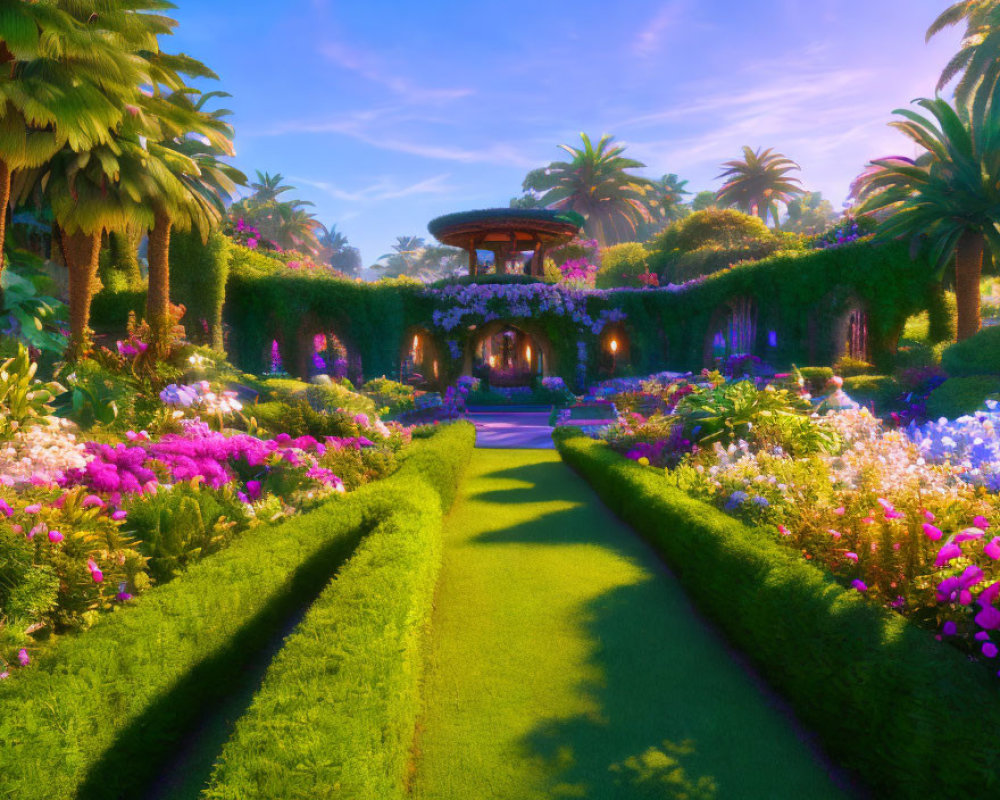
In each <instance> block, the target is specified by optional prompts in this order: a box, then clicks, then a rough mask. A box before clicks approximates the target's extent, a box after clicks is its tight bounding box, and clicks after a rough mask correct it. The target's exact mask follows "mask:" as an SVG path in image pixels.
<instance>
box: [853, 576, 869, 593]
mask: <svg viewBox="0 0 1000 800" xmlns="http://www.w3.org/2000/svg"><path fill="white" fill-rule="evenodd" d="M851 586H852V587H853V588H855V589H857V590H858V591H859V592H867V591H868V584H866V583H865V582H864V581H863V580H861V579H860V578H855V579H854V580H853V581H851Z"/></svg>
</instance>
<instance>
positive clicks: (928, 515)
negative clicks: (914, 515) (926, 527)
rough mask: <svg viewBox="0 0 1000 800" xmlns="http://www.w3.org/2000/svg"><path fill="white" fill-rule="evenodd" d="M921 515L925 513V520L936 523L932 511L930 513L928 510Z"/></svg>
mask: <svg viewBox="0 0 1000 800" xmlns="http://www.w3.org/2000/svg"><path fill="white" fill-rule="evenodd" d="M921 513H923V515H924V519H925V520H927V521H928V522H933V521H934V515H933V514H932V513H931V512H930V511H928V510H927V509H926V508H925V509H924V510H923V512H921Z"/></svg>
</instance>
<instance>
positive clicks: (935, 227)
mask: <svg viewBox="0 0 1000 800" xmlns="http://www.w3.org/2000/svg"><path fill="white" fill-rule="evenodd" d="M917 103H918V105H920V106H921V107H922V108H924V109H925V110H926V111H927V112H929V113H930V115H931V119H928V118H927V117H924V116H922V115H920V114H918V113H916V112H914V111H911V110H909V109H898V110H896V111H895V112H894V113H896V114H898V115H899V116H901V117H903V119H902V120H898V121H896V122H893V123H891V124H892V125H893V126H894V127H895V128H897V129H898V130H900V131H902V132H903V133H905V134H906V135H907V136H909V137H910V138H911V139H913V141H914V142H916V143H917V144H918V145H920V146H921V147H923V148H924V150H925V151H926V152H924V153H923V154H922V155H921V156H920V157H919V158H917V159H909V158H903V157H901V156H895V157H889V158H882V159H877V160H876V161H874V162H872V166H871V168H870V169H869V170H868V171H866V172H865V173H864V174H862V176H861V177H860V178H859V179H858V181H857V183H856V192H857V194H858V196H859V197H860V198H861V200H862V203H861V205H860V207H859V211H860V212H861V213H874V212H883V213H885V212H891V213H889V216H888V217H886V218H885V219H884V221H883V222H882V223H881V225H880V226H879V231H878V234H877V236H878V237H879V238H881V239H894V238H898V237H901V236H907V237H910V238H911V239H912V240H913V243H914V245H915V246H917V245H920V246H924V247H926V248H927V249H928V252H929V254H930V260H931V263H932V264H933V266H934V268H935V270H936V271H937V273H938V275H940V274H942V273H943V272H944V270H945V269H946V267H947V266H948V264H949V263H950V261H951V258H952V256H954V257H955V294H956V299H957V304H958V338H959V339H967V338H968V337H970V336H972V335H974V334H975V333H976V332H977V331H978V330H979V328H980V316H979V310H980V309H979V302H980V299H979V279H980V274H981V271H982V262H983V249H984V246H985V245H986V244H987V243H988V244H989V246H990V249H991V250H992V252H994V253H1000V231H998V227H997V226H998V224H1000V101H998V102H992V101H991V102H989V103H987V104H986V105H985V107H984V108H983V114H982V116H979V117H976V116H972V117H971V118H970V120H969V121H968V122H963V120H962V118H961V116H960V115H959V114H958V112H957V111H956V110H955V109H954V108H952V107H951V106H950V105H948V103H947V102H945V101H944V100H942V99H940V98H938V99H935V100H926V99H925V100H919V101H917Z"/></svg>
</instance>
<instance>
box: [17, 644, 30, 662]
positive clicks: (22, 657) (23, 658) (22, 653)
mask: <svg viewBox="0 0 1000 800" xmlns="http://www.w3.org/2000/svg"><path fill="white" fill-rule="evenodd" d="M17 663H18V664H20V665H21V666H22V667H26V666H28V664H30V663H31V656H29V655H28V651H27V650H25V649H24V648H23V647H22V648H21V649H20V650H18V651H17Z"/></svg>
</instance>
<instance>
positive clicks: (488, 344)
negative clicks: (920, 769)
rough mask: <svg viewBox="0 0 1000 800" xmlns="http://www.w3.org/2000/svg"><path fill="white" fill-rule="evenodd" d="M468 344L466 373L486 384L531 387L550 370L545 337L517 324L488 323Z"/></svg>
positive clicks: (547, 345) (550, 350)
mask: <svg viewBox="0 0 1000 800" xmlns="http://www.w3.org/2000/svg"><path fill="white" fill-rule="evenodd" d="M471 345H472V347H471V352H470V353H469V357H468V359H467V374H471V375H474V376H475V377H477V378H480V379H482V380H483V381H485V382H486V383H488V384H489V385H490V386H498V387H511V386H531V385H532V384H533V383H534V382H535V380H536V379H537V378H541V377H543V376H546V375H548V374H549V372H550V369H551V355H552V349H551V347H550V345H549V342H548V340H547V339H546V338H545V337H544V336H541V335H540V334H538V333H536V332H533V331H530V330H528V329H526V328H525V326H523V325H521V324H516V323H512V322H503V321H499V320H498V321H495V322H492V323H490V324H489V325H486V326H484V327H483V328H482V330H480V331H479V332H478V335H477V336H475V337H474V338H473V339H472V340H471Z"/></svg>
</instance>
